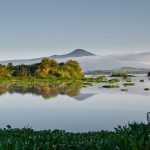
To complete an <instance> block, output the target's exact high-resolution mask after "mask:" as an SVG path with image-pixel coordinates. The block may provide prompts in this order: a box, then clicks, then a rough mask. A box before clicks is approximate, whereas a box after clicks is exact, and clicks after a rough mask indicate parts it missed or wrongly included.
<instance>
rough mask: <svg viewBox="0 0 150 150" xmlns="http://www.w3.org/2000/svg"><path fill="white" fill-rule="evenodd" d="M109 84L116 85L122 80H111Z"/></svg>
mask: <svg viewBox="0 0 150 150" xmlns="http://www.w3.org/2000/svg"><path fill="white" fill-rule="evenodd" d="M108 82H109V83H111V84H114V83H117V82H120V80H119V79H110V80H108Z"/></svg>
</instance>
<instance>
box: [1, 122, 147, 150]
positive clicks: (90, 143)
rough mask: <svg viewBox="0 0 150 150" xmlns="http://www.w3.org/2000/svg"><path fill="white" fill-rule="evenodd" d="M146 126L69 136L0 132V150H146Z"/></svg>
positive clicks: (26, 129) (23, 131) (60, 133)
mask: <svg viewBox="0 0 150 150" xmlns="http://www.w3.org/2000/svg"><path fill="white" fill-rule="evenodd" d="M149 149H150V125H149V124H143V123H140V124H137V123H132V124H129V125H128V126H125V127H121V126H118V127H117V128H115V130H114V131H99V132H88V133H69V132H65V131H61V130H54V131H51V130H44V131H34V130H32V129H30V128H23V129H11V127H10V126H7V128H4V129H0V150H149Z"/></svg>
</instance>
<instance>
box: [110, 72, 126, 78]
mask: <svg viewBox="0 0 150 150" xmlns="http://www.w3.org/2000/svg"><path fill="white" fill-rule="evenodd" d="M128 76H129V75H128V73H127V72H115V73H113V74H112V77H123V78H127V77H128Z"/></svg>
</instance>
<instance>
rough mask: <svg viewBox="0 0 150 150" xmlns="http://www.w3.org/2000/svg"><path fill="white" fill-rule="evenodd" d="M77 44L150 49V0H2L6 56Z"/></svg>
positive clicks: (0, 39)
mask: <svg viewBox="0 0 150 150" xmlns="http://www.w3.org/2000/svg"><path fill="white" fill-rule="evenodd" d="M76 48H83V49H86V50H89V51H91V52H93V53H96V54H99V55H101V54H103V55H104V54H114V53H128V52H143V51H150V0H0V60H4V59H19V58H35V57H41V56H50V55H53V54H63V53H68V52H70V51H71V50H74V49H76Z"/></svg>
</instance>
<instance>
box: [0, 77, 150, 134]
mask: <svg viewBox="0 0 150 150" xmlns="http://www.w3.org/2000/svg"><path fill="white" fill-rule="evenodd" d="M140 79H144V80H145V82H144V83H141V82H139V80H140ZM133 80H134V82H135V83H136V85H135V86H133V87H129V88H128V92H122V91H120V88H119V89H103V88H100V87H101V86H102V85H103V84H104V83H103V84H94V86H88V87H86V88H81V87H78V86H76V85H72V86H66V85H63V84H62V85H57V86H53V85H52V86H49V87H31V88H23V87H8V86H4V85H0V95H1V96H0V127H5V126H6V125H7V124H11V125H12V127H20V128H22V127H24V126H28V125H29V126H31V127H32V128H34V129H36V130H41V129H64V130H67V131H73V132H82V131H84V132H85V131H97V130H102V129H103V130H106V129H107V130H112V129H113V128H114V127H116V126H117V125H126V124H128V122H133V121H137V122H141V121H142V122H147V120H146V113H147V112H149V111H150V91H144V90H143V89H144V88H147V87H149V88H150V80H149V79H148V78H147V77H146V76H140V77H136V78H134V79H133ZM119 85H120V86H122V82H121V83H119ZM122 87H123V86H122ZM122 87H121V88H122Z"/></svg>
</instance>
